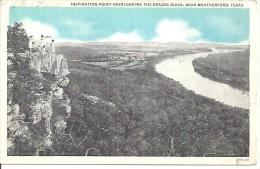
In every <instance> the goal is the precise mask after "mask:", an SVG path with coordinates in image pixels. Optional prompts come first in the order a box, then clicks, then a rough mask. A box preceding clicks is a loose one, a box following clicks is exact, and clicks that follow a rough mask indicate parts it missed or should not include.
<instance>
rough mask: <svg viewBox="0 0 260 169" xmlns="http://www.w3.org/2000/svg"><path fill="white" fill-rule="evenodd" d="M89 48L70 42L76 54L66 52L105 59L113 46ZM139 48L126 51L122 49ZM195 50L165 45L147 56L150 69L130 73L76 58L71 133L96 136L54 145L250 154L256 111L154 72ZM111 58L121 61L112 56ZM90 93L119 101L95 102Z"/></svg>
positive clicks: (147, 152)
mask: <svg viewBox="0 0 260 169" xmlns="http://www.w3.org/2000/svg"><path fill="white" fill-rule="evenodd" d="M84 48H85V50H86V52H84ZM84 48H81V49H80V50H75V48H74V47H73V48H68V47H66V50H67V51H68V52H69V51H70V52H69V53H65V51H66V50H62V52H63V54H64V55H65V56H66V57H68V58H69V59H71V60H75V59H79V58H80V59H82V60H84V61H90V60H92V61H95V59H94V58H96V59H97V60H96V61H100V60H99V59H100V58H99V56H98V54H100V53H102V52H104V53H103V54H102V57H103V56H104V55H105V56H106V52H110V53H111V51H112V49H109V48H108V49H106V50H105V51H104V50H102V49H101V47H100V49H99V48H98V47H96V49H94V50H93V48H91V49H90V48H87V47H84ZM119 48H120V46H119ZM122 48H123V47H122ZM122 48H120V49H122ZM113 50H115V49H113ZM131 50H133V49H131ZM131 50H130V49H129V48H126V49H125V50H123V51H121V53H126V52H129V51H131ZM149 50H151V49H149ZM199 50H205V51H208V50H210V49H207V48H206V49H199ZM77 51H80V52H81V53H80V54H78V53H77ZM115 51H117V52H118V50H115ZM195 51H196V50H195V49H194V48H193V49H189V48H187V49H180V48H179V49H172V50H169V49H166V50H163V49H161V51H159V52H158V53H159V54H160V55H159V56H158V55H157V56H153V57H149V59H148V58H144V60H145V61H144V62H142V66H137V67H131V69H130V68H126V69H124V70H117V69H113V68H112V67H106V66H103V65H101V66H100V65H98V66H97V65H89V64H86V63H82V62H73V61H69V62H68V63H69V69H70V71H71V74H70V77H69V78H70V82H69V86H68V87H67V88H66V90H65V92H66V93H67V94H68V96H69V98H70V100H71V106H72V112H71V116H70V118H69V119H68V130H69V131H70V133H72V134H73V137H74V138H75V139H76V140H82V139H83V137H84V135H85V134H84V133H90V134H89V135H91V137H90V138H88V140H87V141H86V142H84V143H82V145H81V146H79V147H77V148H76V149H75V148H73V146H72V145H71V144H70V142H69V141H70V140H69V139H66V138H63V139H62V140H60V141H59V142H58V143H57V145H56V146H54V147H55V148H56V152H59V153H58V154H61V155H85V153H86V151H87V152H88V155H93V156H102V155H106V156H112V155H113V156H122V155H123V156H182V157H185V156H215V157H217V156H218V157H219V156H248V155H249V154H248V153H249V149H248V148H249V139H248V138H249V121H248V110H244V109H240V108H232V107H229V106H226V105H223V104H221V103H218V102H216V101H214V100H212V99H208V98H206V97H203V96H199V95H196V94H195V93H194V92H192V91H189V90H187V89H185V88H184V87H183V86H182V85H181V84H180V83H178V82H176V81H174V80H171V79H168V78H166V77H164V76H163V75H161V74H159V73H157V72H155V71H154V69H153V65H154V64H156V63H157V62H158V61H159V60H161V59H162V58H167V57H174V56H176V55H180V54H185V53H193V52H195ZM135 52H137V53H140V50H136V51H135ZM150 52H151V51H150ZM97 53H98V54H97ZM96 54H97V55H96ZM94 55H96V57H93V56H94ZM124 57H125V55H124V54H123V55H122V57H121V59H122V58H124ZM90 58H91V59H90ZM137 60H138V58H137ZM133 61H135V60H133ZM133 61H132V60H131V62H133ZM106 62H114V60H113V58H112V57H108V58H107V59H106ZM120 66H122V65H120ZM82 95H83V96H84V95H89V96H93V97H89V98H99V99H100V100H105V101H103V102H106V103H109V104H110V105H115V106H109V105H106V104H101V103H99V102H97V103H93V102H91V101H89V100H88V99H86V98H84V97H83V96H82Z"/></svg>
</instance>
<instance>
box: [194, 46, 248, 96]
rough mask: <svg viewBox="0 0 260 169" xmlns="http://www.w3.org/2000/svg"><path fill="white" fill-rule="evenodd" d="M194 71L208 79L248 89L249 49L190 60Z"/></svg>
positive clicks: (240, 88)
mask: <svg viewBox="0 0 260 169" xmlns="http://www.w3.org/2000/svg"><path fill="white" fill-rule="evenodd" d="M192 65H193V67H194V70H195V72H197V73H199V74H200V75H202V76H203V77H206V78H208V79H211V80H214V81H217V82H221V83H225V84H228V85H230V86H232V87H234V88H236V89H239V90H244V91H247V92H248V91H249V50H248V49H246V50H243V51H236V52H232V53H227V54H221V53H220V54H213V55H209V56H208V57H206V58H198V59H195V60H193V61H192Z"/></svg>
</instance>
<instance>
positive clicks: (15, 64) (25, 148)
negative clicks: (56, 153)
mask: <svg viewBox="0 0 260 169" xmlns="http://www.w3.org/2000/svg"><path fill="white" fill-rule="evenodd" d="M68 74H69V70H68V66H67V61H66V59H65V58H64V57H63V56H62V55H57V54H55V53H45V54H43V53H40V52H33V53H32V52H25V53H18V54H13V53H9V54H8V155H48V154H50V153H51V152H52V143H53V140H54V136H55V135H59V134H62V132H63V131H64V130H65V128H66V121H67V118H68V117H69V115H70V111H71V107H70V100H69V98H68V96H67V95H66V94H65V93H64V91H63V88H64V87H66V86H67V85H68V83H69V79H68V77H67V76H68Z"/></svg>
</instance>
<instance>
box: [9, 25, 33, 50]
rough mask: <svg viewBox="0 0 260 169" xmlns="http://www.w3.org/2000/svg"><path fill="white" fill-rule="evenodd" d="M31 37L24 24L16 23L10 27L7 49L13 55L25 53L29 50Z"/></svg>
mask: <svg viewBox="0 0 260 169" xmlns="http://www.w3.org/2000/svg"><path fill="white" fill-rule="evenodd" d="M28 42H29V37H28V36H27V33H26V31H25V29H24V28H23V24H22V23H17V22H16V23H15V24H14V25H13V26H8V31H7V48H8V49H9V50H11V51H12V52H13V53H18V52H23V51H24V50H27V49H28Z"/></svg>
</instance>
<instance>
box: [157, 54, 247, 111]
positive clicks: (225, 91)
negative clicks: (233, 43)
mask: <svg viewBox="0 0 260 169" xmlns="http://www.w3.org/2000/svg"><path fill="white" fill-rule="evenodd" d="M223 53H229V51H227V50H217V51H213V52H204V53H197V54H188V55H184V56H178V57H175V58H173V59H167V60H164V61H162V62H160V63H158V64H157V65H156V71H157V72H158V73H161V74H163V75H164V76H166V77H168V78H171V79H174V80H176V81H178V82H180V83H181V84H182V85H183V86H184V87H185V88H187V89H188V90H192V91H194V92H195V93H196V94H199V95H202V96H205V97H208V98H212V99H215V100H216V101H219V102H221V103H223V104H227V105H230V106H233V107H241V108H245V109H249V94H248V93H247V92H244V91H240V90H237V89H234V88H232V87H230V86H228V85H226V84H223V83H219V82H216V81H213V80H210V79H208V78H204V77H202V76H201V75H200V74H198V73H196V72H195V71H194V68H193V65H192V62H193V60H194V59H197V58H205V57H207V56H208V55H209V54H223Z"/></svg>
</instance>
